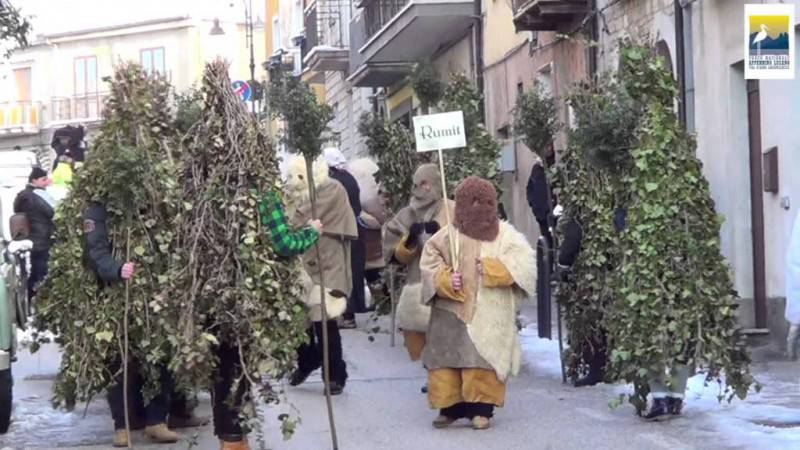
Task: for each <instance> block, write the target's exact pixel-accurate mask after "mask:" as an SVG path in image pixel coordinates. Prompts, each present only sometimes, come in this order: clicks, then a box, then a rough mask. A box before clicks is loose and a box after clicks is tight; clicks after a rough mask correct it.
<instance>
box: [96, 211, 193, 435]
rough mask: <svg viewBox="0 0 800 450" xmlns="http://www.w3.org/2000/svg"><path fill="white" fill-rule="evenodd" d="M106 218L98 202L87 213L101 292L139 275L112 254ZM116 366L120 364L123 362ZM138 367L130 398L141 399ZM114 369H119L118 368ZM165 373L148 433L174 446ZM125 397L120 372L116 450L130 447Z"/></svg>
mask: <svg viewBox="0 0 800 450" xmlns="http://www.w3.org/2000/svg"><path fill="white" fill-rule="evenodd" d="M106 217H107V213H106V209H105V207H104V206H103V205H102V204H100V203H97V202H94V203H92V204H91V205H90V206H89V208H88V209H87V210H86V211H85V212H84V214H83V236H84V251H83V259H84V263H85V264H86V266H87V267H88V268H89V270H91V271H92V272H93V273H94V275H95V276H96V277H97V282H98V285H99V288H100V289H102V288H104V287H106V286H109V285H112V284H115V283H121V282H127V281H128V280H130V279H131V278H133V276H134V274H135V272H136V265H135V263H134V262H133V261H126V262H120V261H118V260H117V259H116V258H114V256H113V255H112V254H111V248H112V246H111V242H110V241H109V239H108V230H107V228H106ZM116 364H117V365H119V364H121V362H117V363H116ZM136 366H137V362H136V361H132V362H130V363H129V370H128V375H129V378H128V395H129V398H130V399H136V398H137V397H138V395H136V394H137V393H138V390H139V389H137V387H139V385H140V384H141V383H140V382H139V381H138V380H137V378H138V377H137V371H136V370H135V369H136ZM114 369H116V370H118V367H117V368H114ZM116 370H113V371H116ZM161 370H162V380H164V382H163V383H162V384H161V391H160V392H158V393H157V394H156V395H155V397H153V398H152V399H151V400H150V402H149V403H148V404H147V405H146V406H144V408H143V409H144V415H145V421H146V426H145V434H146V435H147V436H148V437H150V438H151V439H152V440H153V441H155V442H159V443H173V442H177V441H178V439H180V435H179V434H177V433H175V432H173V431H172V430H170V429H169V428H168V427H167V415H168V413H169V405H170V403H169V402H170V391H171V387H172V386H171V383H169V382H168V381H167V380H169V372H168V371H167V369H166V367H162V368H161ZM124 397H125V391H124V377H123V374H122V373H120V375H119V378H118V379H117V382H116V384H115V385H114V386H112V387H111V389H110V390H109V392H108V405H109V407H110V409H111V416H112V417H113V419H114V430H115V432H114V446H115V447H127V445H128V440H129V436H128V430H127V429H126V426H125V400H124ZM134 401H135V400H134Z"/></svg>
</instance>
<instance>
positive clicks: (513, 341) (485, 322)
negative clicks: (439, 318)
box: [420, 222, 536, 381]
mask: <svg viewBox="0 0 800 450" xmlns="http://www.w3.org/2000/svg"><path fill="white" fill-rule="evenodd" d="M450 234H452V235H453V236H458V238H459V239H462V242H463V245H460V246H461V247H462V248H463V247H467V246H468V245H471V243H467V242H465V241H463V240H464V239H469V238H467V237H466V236H464V235H463V234H460V233H456V232H455V228H454V227H452V226H451V227H450V228H443V229H442V230H439V232H438V233H436V234H435V235H433V237H431V239H430V240H429V241H428V243H427V244H426V245H425V249H424V250H423V253H422V258H421V260H420V270H421V272H422V299H423V300H424V301H425V302H426V303H428V304H433V307H434V308H437V307H440V304H446V303H456V302H453V301H450V300H447V299H439V298H438V296H437V294H436V281H435V279H436V274H437V273H438V272H439V270H441V269H443V268H449V267H452V265H453V264H452V259H451V255H450V246H449V244H448V239H449V235H450ZM473 242H476V241H473ZM477 243H478V244H479V246H480V247H479V253H478V257H480V258H487V257H491V258H497V259H498V260H500V262H502V263H503V265H505V266H506V269H508V271H509V273H510V274H511V276H512V278H513V279H514V285H512V286H509V287H486V286H484V285H483V284H482V283H480V282H479V281H478V282H476V285H477V293H476V295H475V302H474V309H473V310H472V311H471V313H470V314H469V315H468V317H469V318H468V320H465V321H464V322H465V324H466V326H467V338H468V339H469V340H470V341H471V342H472V344H473V345H474V346H475V349H476V350H477V351H478V354H480V356H481V357H482V358H483V359H485V360H486V362H488V363H489V364H490V365H491V366H492V368H493V369H494V370H495V372H496V373H497V377H498V378H499V379H500V380H501V381H505V380H506V379H508V377H509V376H515V375H517V373H518V372H519V368H520V363H521V356H522V348H521V346H520V343H519V338H518V336H517V328H516V322H515V320H516V305H517V304H518V303H519V302H521V301H522V300H525V299H526V298H527V297H529V296H530V295H533V294H534V293H535V292H536V258H535V253H534V251H533V249H532V248H531V246H530V244H529V243H528V240H527V239H526V238H525V236H523V235H522V233H520V232H518V231H517V230H516V229H514V227H513V226H511V225H510V224H508V223H507V222H500V226H499V232H498V235H497V238H496V239H494V240H493V241H488V242H477ZM459 256H460V257H461V258H460V259H461V260H460V261H459V264H460V270H461V272H462V273H463V274H464V276H465V277H468V276H470V274H473V275H471V276H473V277H474V276H477V275H474V273H475V272H473V271H471V270H470V269H469V267H470V264H471V265H472V266H473V268H474V261H465V260H464V259H465V258H464V257H463V256H464V255H463V254H461V253H459ZM440 302H441V303H440ZM444 309H446V310H449V309H450V308H444ZM462 320H463V319H462ZM430 326H431V327H435V326H436V323H434V322H431V324H430ZM447 345H450V346H452V347H453V348H457V347H458V346H459V345H460V343H459V342H451V343H447Z"/></svg>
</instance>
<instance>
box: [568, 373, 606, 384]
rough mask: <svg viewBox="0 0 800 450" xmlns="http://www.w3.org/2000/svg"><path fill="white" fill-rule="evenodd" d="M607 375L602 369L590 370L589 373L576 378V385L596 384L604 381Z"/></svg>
mask: <svg viewBox="0 0 800 450" xmlns="http://www.w3.org/2000/svg"><path fill="white" fill-rule="evenodd" d="M603 378H605V375H604V374H603V372H601V371H594V370H590V371H589V373H588V374H587V375H586V376H585V377H582V378H578V379H577V380H575V383H574V385H575V387H584V386H594V385H595V384H598V383H602V382H603Z"/></svg>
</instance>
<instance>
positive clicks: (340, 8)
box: [303, 0, 352, 56]
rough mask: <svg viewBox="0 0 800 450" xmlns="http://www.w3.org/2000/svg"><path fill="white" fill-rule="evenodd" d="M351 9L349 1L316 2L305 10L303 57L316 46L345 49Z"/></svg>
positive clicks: (320, 0) (330, 0)
mask: <svg viewBox="0 0 800 450" xmlns="http://www.w3.org/2000/svg"><path fill="white" fill-rule="evenodd" d="M351 8H352V5H351V1H350V0H317V1H315V2H314V3H313V4H312V5H311V6H310V7H309V8H308V9H306V13H305V17H304V27H305V44H304V45H303V55H304V56H305V55H306V54H308V52H310V51H311V49H312V48H314V47H318V46H325V47H332V48H347V47H348V45H349V44H350V32H349V23H350V10H351Z"/></svg>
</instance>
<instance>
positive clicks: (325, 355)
mask: <svg viewBox="0 0 800 450" xmlns="http://www.w3.org/2000/svg"><path fill="white" fill-rule="evenodd" d="M305 160H306V175H307V176H308V189H309V191H308V192H309V195H310V197H311V218H312V219H318V217H317V190H316V186H315V184H314V170H313V168H312V167H313V165H314V161H312V160H311V158H310V157H309V156H308V155H305ZM320 237H322V235H320ZM314 251H315V253H316V256H317V267H319V297H320V309H321V310H322V376H323V379H324V381H325V403H326V404H327V407H328V423H329V424H330V428H331V444H332V445H333V450H339V440H338V438H337V436H336V423H335V421H334V419H333V401H332V400H331V370H330V369H331V368H330V362H329V361H328V359H329V357H330V349H329V344H328V307H327V305H325V271H324V270H323V265H322V257H321V256H320V251H319V240H317V242H316V243H314Z"/></svg>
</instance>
